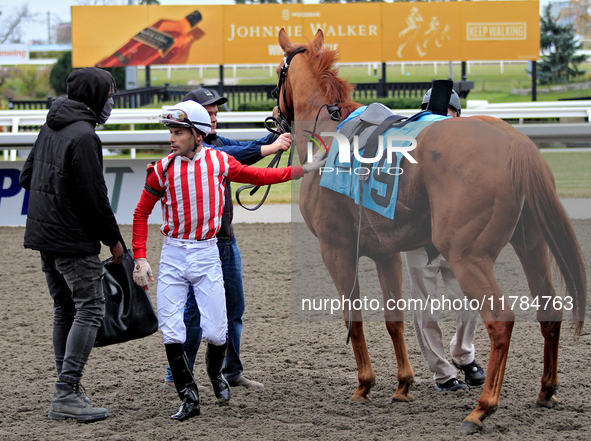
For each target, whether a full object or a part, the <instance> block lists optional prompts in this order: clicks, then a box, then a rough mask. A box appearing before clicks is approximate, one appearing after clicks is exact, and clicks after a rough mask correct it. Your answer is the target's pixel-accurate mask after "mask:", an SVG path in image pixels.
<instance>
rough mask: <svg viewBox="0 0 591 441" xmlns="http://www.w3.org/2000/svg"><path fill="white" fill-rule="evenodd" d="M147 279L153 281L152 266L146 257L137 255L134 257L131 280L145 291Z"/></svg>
mask: <svg viewBox="0 0 591 441" xmlns="http://www.w3.org/2000/svg"><path fill="white" fill-rule="evenodd" d="M148 280H149V281H151V282H153V281H154V276H153V275H152V268H150V264H149V263H148V259H146V258H143V257H139V258H137V259H135V267H134V268H133V281H134V282H135V283H136V284H137V285H139V286H141V287H142V288H143V289H144V290H145V291H147V290H148Z"/></svg>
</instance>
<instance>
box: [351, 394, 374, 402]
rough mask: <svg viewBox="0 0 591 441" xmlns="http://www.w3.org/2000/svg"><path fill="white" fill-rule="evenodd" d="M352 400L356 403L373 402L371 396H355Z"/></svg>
mask: <svg viewBox="0 0 591 441" xmlns="http://www.w3.org/2000/svg"><path fill="white" fill-rule="evenodd" d="M351 399H352V400H353V401H355V402H356V403H368V402H371V398H369V396H365V397H364V396H356V395H353V396H352V397H351Z"/></svg>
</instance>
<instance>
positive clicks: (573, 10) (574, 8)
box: [560, 0, 591, 37]
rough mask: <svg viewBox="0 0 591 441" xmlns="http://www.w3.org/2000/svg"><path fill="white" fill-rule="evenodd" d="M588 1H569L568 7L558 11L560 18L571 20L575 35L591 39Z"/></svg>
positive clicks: (589, 3) (590, 4) (590, 18)
mask: <svg viewBox="0 0 591 441" xmlns="http://www.w3.org/2000/svg"><path fill="white" fill-rule="evenodd" d="M590 7H591V2H590V1H589V0H570V1H569V3H568V6H566V7H564V8H562V10H561V11H560V18H562V19H566V20H572V24H573V27H574V28H575V31H576V32H577V34H579V35H582V36H583V37H591V16H590V15H589V8H590Z"/></svg>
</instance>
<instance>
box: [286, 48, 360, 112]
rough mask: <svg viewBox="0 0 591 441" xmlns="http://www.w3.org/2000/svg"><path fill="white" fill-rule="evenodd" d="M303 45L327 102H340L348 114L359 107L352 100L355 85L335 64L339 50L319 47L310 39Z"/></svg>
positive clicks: (305, 54)
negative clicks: (343, 77)
mask: <svg viewBox="0 0 591 441" xmlns="http://www.w3.org/2000/svg"><path fill="white" fill-rule="evenodd" d="M301 46H303V47H305V48H306V51H305V52H304V56H305V57H306V58H307V59H308V61H309V63H310V66H311V68H312V74H313V75H314V76H316V77H318V79H319V80H320V87H321V89H322V91H323V94H324V100H325V102H327V103H331V104H334V103H339V104H340V106H339V107H341V108H342V109H343V110H344V112H343V113H346V114H347V115H348V114H349V113H350V112H352V111H353V110H354V109H356V108H357V107H359V106H360V104H358V103H353V102H351V93H352V92H353V90H355V86H354V85H353V84H350V83H349V82H348V81H347V80H344V79H342V78H339V76H338V74H339V69H338V68H337V67H336V66H335V63H336V61H337V59H338V58H339V53H338V51H337V50H331V49H328V48H327V47H326V46H322V47H320V48H317V47H315V46H314V45H313V44H311V43H310V42H309V41H308V44H302V45H301ZM296 48H297V46H295V47H294V50H295V49H296ZM291 52H292V51H290V53H291ZM290 53H288V55H289V54H290Z"/></svg>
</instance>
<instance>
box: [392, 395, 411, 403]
mask: <svg viewBox="0 0 591 441" xmlns="http://www.w3.org/2000/svg"><path fill="white" fill-rule="evenodd" d="M414 400H415V397H413V396H412V395H411V394H408V395H407V396H406V397H403V396H401V397H398V396H396V395H394V396H393V397H392V401H391V403H409V402H411V401H414Z"/></svg>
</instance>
